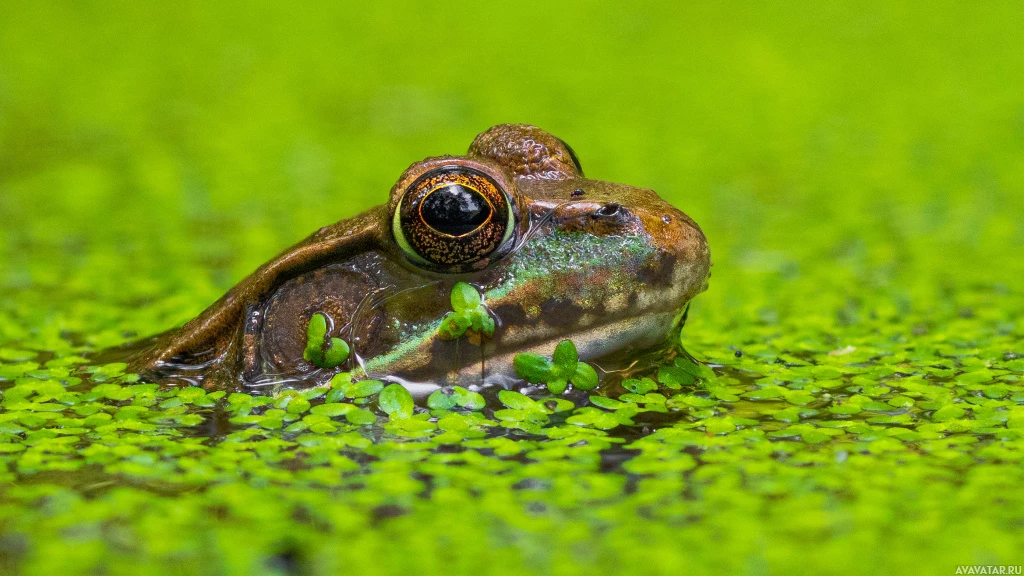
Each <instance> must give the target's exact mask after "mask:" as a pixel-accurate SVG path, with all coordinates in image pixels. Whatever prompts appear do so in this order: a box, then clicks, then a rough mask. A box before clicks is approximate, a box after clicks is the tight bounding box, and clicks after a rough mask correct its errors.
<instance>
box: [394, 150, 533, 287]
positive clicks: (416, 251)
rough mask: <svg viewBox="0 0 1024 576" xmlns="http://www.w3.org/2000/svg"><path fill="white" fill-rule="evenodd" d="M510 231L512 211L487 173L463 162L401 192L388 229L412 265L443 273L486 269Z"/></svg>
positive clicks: (513, 221)
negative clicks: (468, 166)
mask: <svg viewBox="0 0 1024 576" xmlns="http://www.w3.org/2000/svg"><path fill="white" fill-rule="evenodd" d="M514 229H515V210H514V209H513V207H512V202H511V200H510V198H509V196H508V194H506V193H505V192H504V191H503V190H502V189H501V187H499V186H498V184H497V183H496V182H495V181H494V180H493V179H492V178H491V177H490V176H488V175H486V174H484V173H483V172H480V171H478V170H474V169H472V168H467V167H465V166H445V167H441V168H437V169H434V170H431V171H429V172H427V173H426V174H423V175H422V176H420V177H419V178H417V179H416V180H415V181H414V182H413V183H412V184H411V185H410V186H409V187H408V188H407V189H406V191H405V194H404V195H403V196H402V199H401V201H400V202H399V204H398V207H397V208H396V209H395V214H394V217H393V219H392V232H393V233H394V235H395V240H396V241H397V242H398V245H399V246H400V247H401V248H402V251H403V252H404V253H405V255H406V256H407V257H408V258H409V259H410V260H412V261H413V262H414V263H415V264H418V265H421V266H423V267H426V268H431V269H435V270H439V271H446V272H461V271H464V270H467V269H480V268H483V267H486V266H487V265H488V264H489V263H491V262H493V261H494V260H495V259H496V258H497V257H498V252H499V249H500V248H502V247H503V246H504V245H505V244H506V243H507V242H508V240H509V238H511V237H512V232H513V230H514Z"/></svg>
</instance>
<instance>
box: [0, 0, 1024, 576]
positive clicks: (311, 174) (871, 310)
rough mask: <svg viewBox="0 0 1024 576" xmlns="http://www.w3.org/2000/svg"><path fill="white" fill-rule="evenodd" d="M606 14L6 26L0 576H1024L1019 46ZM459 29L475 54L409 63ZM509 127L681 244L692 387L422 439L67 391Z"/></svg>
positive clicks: (848, 15) (993, 11) (461, 397)
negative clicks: (650, 212)
mask: <svg viewBox="0 0 1024 576" xmlns="http://www.w3.org/2000/svg"><path fill="white" fill-rule="evenodd" d="M612 8H613V7H612V6H610V5H602V4H600V3H595V4H592V5H589V4H588V5H581V6H574V7H573V8H572V11H571V12H569V11H566V10H568V9H567V8H563V7H560V6H557V5H553V4H551V3H544V4H536V5H524V9H523V10H521V11H512V10H510V11H508V12H503V13H499V12H498V11H497V9H495V8H491V7H487V6H485V5H480V6H469V5H467V6H466V7H464V11H463V13H461V14H456V13H454V12H452V11H450V10H441V9H436V10H419V9H414V8H412V7H410V6H398V5H395V6H391V5H388V4H387V3H383V4H375V5H373V6H371V5H366V6H363V7H362V10H363V11H364V12H365V15H366V17H365V18H360V17H354V16H353V15H351V14H348V13H342V11H341V9H340V8H338V9H337V10H338V11H335V12H332V10H335V9H331V8H328V7H318V8H317V9H315V10H310V11H309V12H305V10H307V9H305V8H303V7H299V6H287V7H285V6H283V5H281V6H280V7H274V6H269V5H267V6H261V5H254V4H252V3H246V4H245V5H244V6H243V5H237V6H230V5H219V6H217V7H214V6H213V5H211V6H209V7H203V8H201V7H192V8H189V9H186V8H182V7H179V6H175V7H173V9H172V8H166V7H165V8H161V7H160V6H159V5H158V4H146V5H145V6H142V5H140V6H133V7H131V8H130V9H128V7H126V6H109V7H106V6H99V5H95V6H91V7H89V8H82V7H77V8H76V7H72V6H71V5H64V4H59V3H52V4H47V3H36V4H33V6H32V8H28V7H12V8H10V9H5V10H4V12H5V14H4V17H3V18H0V86H2V88H3V89H2V90H0V112H2V113H0V224H2V226H0V291H2V292H0V293H2V296H0V380H2V381H0V390H2V396H0V462H2V463H3V466H2V469H0V567H2V568H0V570H2V571H4V572H10V573H24V574H54V573H57V574H60V573H66V574H75V573H93V574H96V573H110V574H120V573H132V574H145V573H181V574H250V573H278V574H287V573H309V574H335V573H342V572H346V573H355V574H395V573H408V574H413V573H444V574H469V573H472V574H524V573H540V574H590V575H593V574H639V573H651V574H666V573H668V574H678V573H692V574H722V573H745V574H770V573H772V574H774V573H777V574H791V573H792V574H852V573H879V574H903V573H905V574H930V573H949V574H952V573H955V571H956V567H957V566H958V565H962V564H1010V565H1019V564H1022V563H1024V558H1022V555H1021V552H1020V551H1021V550H1024V536H1022V531H1021V527H1022V526H1024V514H1022V510H1024V489H1022V486H1024V439H1022V433H1024V344H1022V340H1024V338H1022V336H1024V333H1022V324H1021V322H1022V320H1021V318H1022V317H1024V260H1022V259H1021V258H1019V256H1017V255H1018V254H1020V253H1021V249H1022V248H1024V227H1022V224H1021V219H1020V218H1019V214H1021V213H1024V180H1022V177H1021V174H1022V173H1021V170H1020V166H1021V158H1024V137H1022V131H1021V114H1022V112H1021V111H1022V110H1024V100H1022V96H1021V95H1022V94H1024V90H1022V89H1021V88H1022V86H1021V84H1020V79H1019V75H1014V74H1011V73H1008V71H1012V70H1017V69H1020V68H1021V67H1022V66H1024V62H1022V58H1024V53H1022V52H1021V51H1020V50H1019V47H1018V46H1017V43H1018V42H1017V40H1016V38H1017V37H1018V36H1019V33H1018V32H1019V31H1018V30H1017V29H1016V26H1017V24H1016V23H1017V22H1018V21H1019V19H1018V18H1017V17H1016V13H1017V10H1018V7H1017V6H1015V5H1013V4H1011V3H990V4H987V5H986V6H985V7H984V8H981V7H970V6H965V5H963V4H962V3H946V2H937V3H929V4H928V5H923V4H920V5H918V4H914V3H890V4H887V5H886V6H884V7H883V6H874V7H872V8H871V9H860V8H857V9H855V8H853V7H841V6H838V5H819V6H815V7H813V8H809V7H808V6H807V5H806V4H805V3H799V4H797V3H788V2H781V3H772V4H770V5H769V4H765V5H758V6H753V5H746V4H744V5H739V4H735V3H725V4H721V5H700V6H697V5H687V4H677V3H664V5H657V4H651V5H649V6H647V8H648V9H649V10H650V13H648V14H640V13H636V14H630V13H626V12H624V11H623V10H622V9H621V7H620V6H615V7H614V8H615V9H612ZM538 14H543V15H544V17H543V18H539V17H538ZM457 22H463V23H467V26H466V28H465V29H466V30H470V29H472V30H479V29H480V23H488V24H491V25H492V26H490V29H491V30H494V31H498V32H497V33H488V34H487V37H486V41H481V36H480V35H478V34H452V35H447V36H446V44H445V53H444V55H443V56H442V55H440V54H438V53H431V50H430V49H429V48H428V47H427V46H425V45H424V42H423V30H439V29H451V28H452V26H453V24H454V23H457ZM468 23H474V24H473V25H472V26H470V25H468ZM581 23H585V24H581ZM522 31H528V33H527V34H526V36H528V37H529V39H530V41H531V42H533V43H534V44H533V45H532V47H533V48H535V49H536V50H535V52H533V53H531V52H530V51H529V48H531V46H525V45H524V44H523V42H524V34H523V32H522ZM538 46H541V47H544V48H543V49H541V48H537V47H538ZM524 50H525V51H524ZM524 54H525V55H527V56H529V55H530V54H532V55H533V56H532V57H528V58H526V59H525V60H524ZM353 55H358V56H357V57H353ZM442 60H443V61H444V62H445V63H446V67H442V66H439V65H438V62H439V61H442ZM326 61H330V62H332V63H334V64H337V66H334V65H331V66H327V65H324V62H326ZM480 62H487V63H488V71H487V72H488V73H487V74H485V73H483V72H480V73H476V71H479V70H481V69H480V67H479V63H480ZM524 64H527V65H524ZM442 68H444V69H445V70H447V73H445V74H444V75H443V77H439V76H438V74H439V72H438V70H439V69H442ZM490 70H504V71H508V73H507V74H493V75H490V74H489V73H490ZM453 71H457V73H455V72H453ZM495 82H497V84H496V83H495ZM638 86H642V87H643V90H642V93H639V92H638V89H637V87H638ZM510 120H513V121H514V120H526V121H530V122H534V123H536V124H538V125H540V126H542V127H545V128H547V129H550V130H552V131H553V132H554V133H556V134H558V135H559V136H561V137H563V138H565V139H566V140H567V141H568V142H570V143H571V144H572V145H573V147H574V148H575V150H577V151H579V152H580V154H581V157H582V160H583V162H584V168H585V169H586V170H587V173H588V175H590V176H594V177H597V178H602V179H609V180H615V181H622V182H628V183H630V184H635V185H639V186H649V187H652V188H654V189H656V190H657V191H658V192H659V193H660V194H661V195H662V196H663V197H664V198H666V199H668V200H670V201H671V202H673V203H674V204H675V205H676V206H678V207H680V208H681V209H683V210H684V211H686V212H687V213H688V214H689V215H691V216H692V217H694V219H695V220H696V221H697V222H699V223H700V224H701V225H702V227H703V229H704V230H705V232H706V233H707V235H708V237H709V240H710V244H711V248H712V253H713V258H714V261H715V267H714V269H713V277H712V279H711V284H710V288H709V290H708V291H707V292H705V293H704V294H702V295H701V296H699V297H698V298H697V299H696V300H695V301H694V304H693V308H692V310H691V311H690V314H689V318H688V321H687V325H686V327H685V329H684V332H683V339H684V342H685V345H686V349H687V350H688V351H689V352H690V353H692V354H693V355H694V356H696V357H697V358H698V359H700V360H702V361H705V362H707V364H708V366H709V368H705V367H701V366H700V365H697V364H693V363H692V362H689V361H687V360H685V359H684V358H682V357H678V358H676V359H674V360H673V361H671V362H668V363H665V364H663V365H661V366H658V367H657V368H656V369H654V370H652V371H651V373H648V374H638V375H636V377H635V378H629V379H625V380H623V381H622V382H621V383H617V384H614V383H613V384H611V385H609V386H607V387H599V388H597V389H595V390H591V391H586V392H584V391H570V392H569V393H568V394H566V395H564V396H560V397H548V396H547V394H546V393H545V394H538V393H536V392H535V391H529V392H530V393H529V394H528V395H525V394H522V393H521V392H522V391H521V390H518V391H517V390H510V391H507V392H503V393H500V394H499V393H494V392H487V393H485V394H483V395H482V394H480V393H479V392H478V391H474V390H467V389H465V388H455V389H453V390H445V391H442V392H438V393H436V394H434V395H432V396H431V397H430V398H429V399H428V400H427V402H426V403H425V404H423V405H417V406H414V407H413V408H412V409H411V411H410V409H409V407H408V403H407V402H406V401H405V400H404V399H403V398H399V397H397V396H398V394H397V390H396V389H392V390H395V391H394V392H392V393H390V394H389V395H387V396H385V397H384V399H383V405H382V399H381V394H383V391H384V390H386V388H385V385H384V383H383V382H379V381H365V380H364V381H355V382H353V381H352V379H351V378H349V377H348V375H339V376H338V377H337V378H336V379H335V380H332V382H331V383H330V384H329V385H328V386H324V387H322V388H319V389H313V390H308V391H285V392H282V393H281V394H279V395H276V396H265V395H261V394H260V391H247V392H245V393H243V392H239V391H207V390H203V389H199V388H194V387H181V388H177V389H168V388H163V387H160V386H158V385H157V384H155V383H150V382H144V381H141V380H140V379H139V378H138V377H137V376H135V375H133V374H128V373H125V369H126V367H125V366H124V365H121V364H107V365H94V364H90V361H89V359H88V357H87V356H88V355H89V353H91V352H93V351H95V350H98V349H102V348H104V347H107V346H112V345H118V344H122V343H124V342H126V341H128V340H131V339H133V338H135V337H136V336H145V335H149V334H153V333H156V332H158V331H160V330H163V329H166V328H168V327H170V326H174V325H176V324H180V323H181V322H184V321H186V320H188V319H189V318H191V317H193V316H194V315H195V314H196V313H198V312H199V311H201V310H202V308H203V307H204V306H206V305H208V304H209V303H211V302H213V301H214V300H216V299H217V298H219V297H220V296H221V295H222V294H223V293H224V291H225V290H227V289H228V288H230V287H231V286H232V285H233V284H234V282H236V281H237V280H238V279H240V278H241V277H242V276H243V275H245V274H246V273H248V272H250V271H251V270H253V269H254V268H255V267H256V266H258V265H260V264H262V263H263V262H265V261H267V260H268V259H269V258H270V257H272V256H273V255H274V254H275V253H278V252H279V251H280V250H281V249H282V248H283V247H285V246H287V245H288V244H289V243H291V242H294V241H297V240H298V239H300V238H302V237H303V236H305V235H307V234H309V233H310V232H312V231H314V230H316V229H317V227H319V226H322V225H325V224H329V223H331V222H334V221H336V220H338V219H340V218H342V217H345V216H349V215H351V214H355V213H357V212H359V211H361V210H362V209H365V208H367V207H369V206H371V205H374V204H378V203H380V202H382V201H384V199H385V198H386V193H387V189H388V187H389V186H391V184H392V183H393V181H394V179H395V178H397V176H398V173H399V172H400V171H401V170H402V168H404V167H405V166H407V165H408V163H409V162H410V161H412V160H414V159H418V158H420V157H423V156H427V155H432V154H437V153H443V152H456V151H460V150H464V149H465V147H466V145H467V143H468V141H469V140H470V139H471V138H472V136H473V135H474V134H475V133H477V132H478V131H480V130H481V129H483V128H485V127H487V126H489V125H491V124H494V123H497V122H502V121H510ZM550 248H551V249H553V250H556V249H563V251H562V252H558V253H557V254H553V256H552V262H554V263H557V262H558V261H559V258H571V257H572V256H573V255H572V253H571V251H570V249H571V248H572V244H571V243H568V244H564V245H561V246H560V248H559V247H555V246H552V247H550ZM591 248H593V247H591ZM591 252H592V250H589V251H585V253H584V254H582V255H581V257H582V258H585V257H586V256H587V254H589V253H591ZM556 256H557V258H556ZM524 273H526V271H524ZM485 297H487V298H490V297H491V296H490V295H485ZM431 329H436V326H435V327H432V328H431ZM551 352H553V350H552V351H551ZM707 370H710V373H709V372H708V371H707ZM392 395H394V396H392Z"/></svg>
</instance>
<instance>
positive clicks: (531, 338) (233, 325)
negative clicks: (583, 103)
mask: <svg viewBox="0 0 1024 576" xmlns="http://www.w3.org/2000/svg"><path fill="white" fill-rule="evenodd" d="M449 166H456V167H463V168H471V169H473V170H476V171H479V172H480V173H483V174H485V175H487V176H488V177H489V178H490V179H491V180H493V181H494V182H495V183H496V184H497V185H498V186H499V188H500V189H501V190H503V191H504V193H505V194H507V195H508V200H509V205H510V206H511V208H512V210H513V213H514V214H515V216H516V221H515V224H514V230H513V231H512V233H511V234H509V237H508V240H507V241H506V242H504V243H503V244H502V245H501V246H500V247H498V248H497V249H493V248H491V247H489V248H488V250H493V251H492V252H490V253H486V254H480V255H479V259H478V260H477V261H476V262H474V263H473V264H472V266H455V267H453V268H451V269H447V270H446V269H445V268H444V266H443V265H431V266H425V265H423V263H422V261H417V259H416V258H415V257H410V256H408V255H406V254H405V253H404V252H403V249H402V247H400V246H399V242H397V241H396V237H395V234H394V232H393V223H394V221H395V210H396V209H398V208H399V206H400V204H401V202H402V199H403V197H404V195H405V194H406V191H407V189H409V187H410V185H411V184H413V183H414V182H416V181H417V179H420V178H421V177H422V176H423V175H424V174H427V173H428V172H429V171H431V170H434V169H437V168H440V167H449ZM710 266H711V262H710V254H709V250H708V244H707V241H706V239H705V237H704V234H703V233H702V232H701V230H700V228H699V227H698V226H697V224H696V223H694V222H693V220H691V219H690V218H689V217H688V216H686V215H685V214H683V213H682V212H680V211H679V210H677V209H676V208H674V207H673V206H671V205H669V204H668V203H666V202H664V201H663V200H661V198H659V197H658V195H657V194H655V193H654V192H653V191H651V190H645V189H641V188H634V187H631V186H625V185H622V184H612V183H608V182H602V181H598V180H590V179H587V178H584V177H583V175H582V171H581V169H580V168H579V163H578V161H577V159H576V156H575V153H574V152H572V151H571V149H570V148H569V147H568V146H567V145H566V144H565V143H564V142H562V141H561V140H559V139H558V138H556V137H554V136H552V135H550V134H548V133H547V132H544V131H543V130H540V129H538V128H535V127H533V126H527V125H519V124H514V125H500V126H495V127H493V128H491V129H490V130H488V131H486V132H484V133H483V134H481V135H479V136H477V138H476V139H475V140H474V141H473V143H472V145H471V146H470V149H469V152H468V154H467V155H465V156H443V157H438V158H428V159H426V160H423V161H422V162H417V163H415V164H413V165H412V166H410V167H409V168H408V169H407V170H406V171H405V172H404V173H403V174H402V176H401V177H400V178H399V179H398V182H397V183H396V184H395V186H394V188H393V189H392V191H391V198H390V201H389V203H388V204H387V205H385V206H378V207H376V208H373V209H371V210H369V211H367V212H365V213H363V214H360V215H358V216H355V217H353V218H350V219H347V220H342V221H340V222H338V223H336V224H333V225H331V226H327V227H324V228H322V229H320V230H319V231H317V232H316V233H314V234H313V235H312V236H310V237H309V238H307V239H306V240H304V241H302V242H300V243H299V244H297V245H295V246H293V247H292V248H289V249H288V250H286V251H285V252H283V253H282V254H281V255H279V256H278V257H276V258H274V259H273V260H271V261H270V262H268V263H266V264H264V265H263V266H261V267H260V268H259V269H258V270H256V271H255V272H254V273H253V274H252V275H250V276H249V277H248V278H246V279H245V280H243V281H242V282H240V283H239V284H238V285H237V286H235V287H234V288H233V289H231V290H230V291H229V292H228V293H227V294H225V295H224V296H223V297H222V298H221V299H220V300H218V301H217V302H215V303H214V304H213V305H212V306H210V307H209V308H208V309H207V310H206V311H204V312H203V313H202V314H200V315H199V316H198V317H196V318H195V319H193V320H192V321H190V322H188V323H186V324H185V325H184V326H183V327H181V328H179V329H176V330H172V331H170V332H167V333H165V334H162V335H160V336H158V337H156V338H154V339H153V340H151V341H150V342H149V343H147V346H146V348H144V349H142V350H141V351H139V352H138V353H137V354H136V355H135V356H134V357H133V358H132V360H131V367H132V369H134V370H136V371H140V372H144V373H147V374H151V375H155V376H157V377H163V378H165V379H169V380H172V381H174V380H177V381H189V382H193V383H198V384H201V385H203V386H205V387H208V388H238V387H250V388H252V387H259V386H268V385H275V384H280V383H282V382H291V383H302V384H305V385H312V384H315V383H318V382H323V381H325V380H327V379H329V378H330V377H331V376H332V375H333V374H335V373H337V372H340V371H351V372H353V374H354V375H356V376H364V375H367V376H371V377H378V378H380V377H385V376H388V377H392V378H393V379H395V380H398V381H401V382H404V383H406V384H407V385H408V386H409V387H410V388H413V389H414V392H417V391H419V392H423V391H426V390H429V389H430V387H431V386H437V385H445V384H453V383H461V384H464V385H466V384H476V383H480V382H481V380H482V379H484V380H487V381H489V382H490V381H496V382H499V383H502V382H509V381H511V379H512V378H514V377H515V374H514V371H513V370H512V369H511V361H512V358H513V357H514V355H515V354H517V353H520V352H525V351H535V352H540V353H544V354H550V353H551V351H552V349H553V348H554V345H555V344H556V343H557V342H558V341H559V340H561V339H565V338H570V339H572V340H573V341H574V342H575V343H576V345H577V347H578V349H579V351H580V357H581V359H582V360H586V361H595V362H597V363H598V365H599V366H601V367H605V366H602V364H601V362H602V361H603V360H604V359H606V358H608V357H609V356H610V355H616V356H618V355H620V353H624V354H625V355H629V354H634V353H636V352H639V351H642V350H645V349H649V348H651V347H654V346H660V345H663V344H664V343H665V341H666V337H667V335H668V334H670V333H671V332H672V330H673V329H674V328H676V327H677V325H678V323H679V320H680V317H681V313H682V310H683V309H684V307H685V305H686V304H687V302H688V301H689V300H690V299H691V298H693V297H694V296H695V295H697V294H698V293H700V292H701V291H702V290H704V289H705V288H706V285H707V279H708V275H709V270H710ZM427 268H431V269H429V270H428V269H427ZM458 281H464V282H469V283H471V284H472V285H474V286H475V287H476V288H477V289H478V290H479V291H480V292H481V294H482V295H483V298H484V304H485V305H486V306H487V307H488V308H489V310H490V311H491V312H492V314H493V316H494V318H495V320H496V322H497V327H496V330H495V332H494V334H493V336H492V337H491V338H485V337H482V336H481V335H480V334H477V333H475V332H473V331H470V332H469V333H467V334H466V335H465V336H463V337H462V338H458V339H455V340H447V341H446V340H442V339H440V338H438V337H437V335H436V331H437V328H438V326H439V325H440V322H441V320H442V318H444V316H445V315H446V314H447V313H448V312H449V311H451V305H450V303H449V293H450V291H451V288H452V286H453V285H454V284H455V283H456V282H458ZM315 313H323V314H325V315H326V316H327V317H328V319H329V326H328V334H329V335H330V336H333V337H339V338H342V339H344V340H345V341H346V342H348V343H349V345H350V347H351V349H352V352H353V353H352V355H351V356H350V358H349V359H348V360H347V361H346V362H345V363H344V364H342V365H341V366H338V367H337V368H333V369H322V368H317V367H316V366H313V365H312V364H310V363H309V362H306V361H305V360H303V357H302V351H303V348H304V346H305V344H306V326H307V324H308V322H309V319H310V317H311V316H312V315H313V314H315ZM417 383H418V384H422V385H423V386H424V387H423V388H422V389H420V388H418V387H417V386H416V385H415V384H417Z"/></svg>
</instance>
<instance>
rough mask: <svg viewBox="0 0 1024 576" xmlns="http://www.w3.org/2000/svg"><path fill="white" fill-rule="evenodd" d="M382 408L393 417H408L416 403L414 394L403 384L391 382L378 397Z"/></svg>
mask: <svg viewBox="0 0 1024 576" xmlns="http://www.w3.org/2000/svg"><path fill="white" fill-rule="evenodd" d="M377 403H378V404H379V405H380V408H381V410H383V411H384V412H387V414H388V416H391V417H392V418H408V417H410V416H412V413H413V408H414V406H415V404H414V403H413V400H412V395H411V394H409V391H408V390H406V389H405V387H404V386H402V385H401V384H389V385H388V386H387V387H386V388H384V390H382V391H381V393H380V396H378V397H377Z"/></svg>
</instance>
